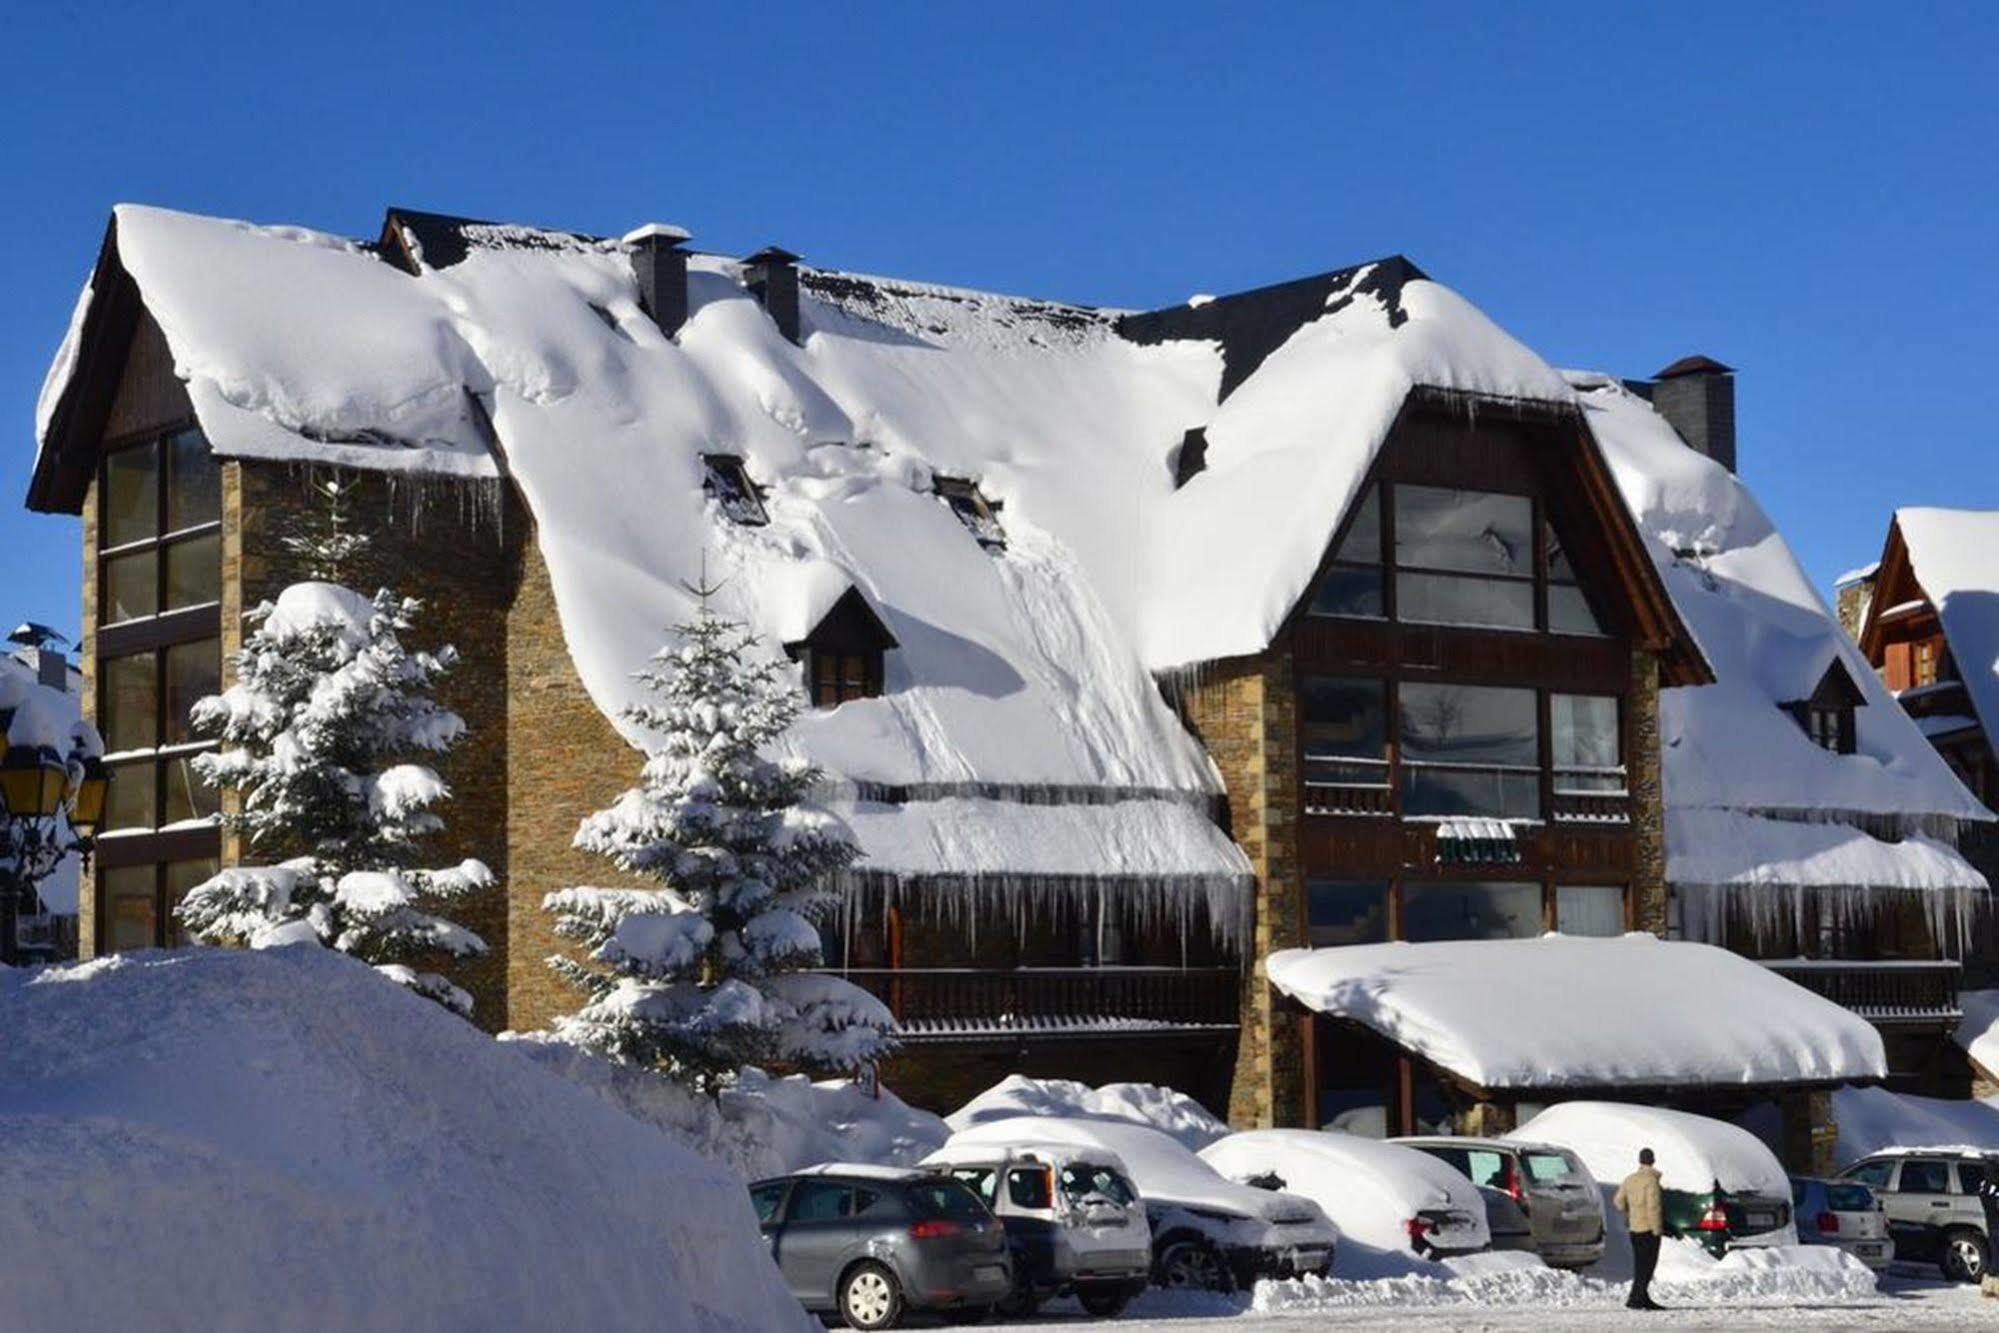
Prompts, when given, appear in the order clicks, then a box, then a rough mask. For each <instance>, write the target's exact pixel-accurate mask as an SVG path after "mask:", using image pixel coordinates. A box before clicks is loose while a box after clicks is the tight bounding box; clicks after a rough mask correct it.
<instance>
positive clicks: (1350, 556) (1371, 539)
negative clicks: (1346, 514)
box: [1333, 486, 1381, 565]
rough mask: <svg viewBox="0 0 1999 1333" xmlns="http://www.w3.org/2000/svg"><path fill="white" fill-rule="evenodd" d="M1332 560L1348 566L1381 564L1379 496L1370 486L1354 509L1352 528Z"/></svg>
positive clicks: (1348, 530)
mask: <svg viewBox="0 0 1999 1333" xmlns="http://www.w3.org/2000/svg"><path fill="white" fill-rule="evenodd" d="M1333 559H1335V560H1338V561H1341V562H1342V563H1345V564H1349V565H1378V564H1380V563H1381V496H1380V494H1379V492H1378V491H1377V490H1376V489H1375V488H1374V487H1372V486H1370V487H1368V488H1367V494H1366V495H1365V496H1364V497H1362V499H1361V502H1360V504H1359V506H1358V507H1356V508H1355V509H1354V515H1353V526H1352V527H1350V528H1348V529H1347V535H1346V539H1345V540H1344V541H1342V542H1341V543H1340V548H1339V549H1338V550H1337V551H1334V552H1333Z"/></svg>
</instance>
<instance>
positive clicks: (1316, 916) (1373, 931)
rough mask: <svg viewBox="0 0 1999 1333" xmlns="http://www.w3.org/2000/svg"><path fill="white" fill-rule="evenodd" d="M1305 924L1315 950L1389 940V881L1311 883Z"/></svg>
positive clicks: (1323, 880)
mask: <svg viewBox="0 0 1999 1333" xmlns="http://www.w3.org/2000/svg"><path fill="white" fill-rule="evenodd" d="M1305 925H1306V934H1307V936H1308V937H1309V941H1310V943H1311V945H1312V947H1313V948H1315V949H1316V948H1320V947H1323V946H1325V945H1333V944H1379V943H1381V942H1382V941H1383V940H1386V939H1387V938H1388V884H1387V881H1385V880H1382V881H1368V880H1330V879H1315V880H1312V881H1310V882H1309V883H1307V884H1306V885H1305Z"/></svg>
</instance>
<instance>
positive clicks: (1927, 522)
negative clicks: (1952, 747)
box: [1895, 508, 1999, 742]
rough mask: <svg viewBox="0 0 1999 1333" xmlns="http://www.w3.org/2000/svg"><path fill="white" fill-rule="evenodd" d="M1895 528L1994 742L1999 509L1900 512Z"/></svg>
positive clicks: (1998, 678)
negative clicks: (1934, 608)
mask: <svg viewBox="0 0 1999 1333" xmlns="http://www.w3.org/2000/svg"><path fill="white" fill-rule="evenodd" d="M1895 525H1896V527H1897V528H1899V529H1900V530H1901V533H1902V544H1903V545H1904V546H1906V547H1907V548H1908V551H1909V568H1910V570H1911V571H1912V572H1913V573H1914V574H1915V576H1916V582H1917V583H1919V584H1921V585H1922V589H1923V591H1924V592H1925V593H1927V594H1928V595H1929V599H1930V602H1931V603H1932V604H1933V605H1934V606H1935V607H1936V609H1937V616H1938V618H1939V619H1940V620H1942V621H1943V632H1944V637H1945V638H1947V639H1949V640H1950V655H1951V657H1952V659H1953V660H1955V661H1956V663H1957V669H1958V671H1959V672H1960V673H1961V674H1962V675H1963V677H1964V688H1965V690H1966V692H1967V693H1969V694H1970V695H1971V704H1972V707H1973V708H1974V709H1976V710H1977V712H1978V718H1979V721H1980V722H1981V723H1983V724H1984V727H1985V735H1986V738H1987V740H1988V742H1990V741H1991V740H1992V738H1993V733H1994V724H1995V723H1999V510H1992V509H1927V508H1909V509H1898V510H1896V511H1895Z"/></svg>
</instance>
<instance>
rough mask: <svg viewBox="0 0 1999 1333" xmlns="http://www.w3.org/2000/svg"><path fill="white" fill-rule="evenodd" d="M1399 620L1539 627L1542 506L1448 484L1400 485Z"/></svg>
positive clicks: (1397, 523) (1397, 512)
mask: <svg viewBox="0 0 1999 1333" xmlns="http://www.w3.org/2000/svg"><path fill="white" fill-rule="evenodd" d="M1394 529H1395V567H1396V575H1395V601H1396V615H1397V617H1398V618H1399V619H1402V620H1407V621H1424V622H1430V623H1436V624H1446V625H1487V626H1492V627H1495V628H1502V629H1532V628H1534V502H1533V501H1532V500H1530V499H1528V498H1527V497H1526V496H1521V495H1498V494H1493V493H1490V492H1485V491H1462V490H1454V489H1447V488H1445V487H1441V486H1397V487H1396V488H1395V523H1394Z"/></svg>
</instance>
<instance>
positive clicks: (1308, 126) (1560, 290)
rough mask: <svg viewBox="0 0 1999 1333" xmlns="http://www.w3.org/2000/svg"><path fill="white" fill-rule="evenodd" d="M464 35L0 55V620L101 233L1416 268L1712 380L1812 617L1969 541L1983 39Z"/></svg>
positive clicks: (320, 21)
mask: <svg viewBox="0 0 1999 1333" xmlns="http://www.w3.org/2000/svg"><path fill="white" fill-rule="evenodd" d="M460 8H461V7H459V6H445V5H421V4H409V3H399V4H396V5H393V6H381V7H377V6H372V5H368V4H358V3H347V4H336V5H315V6H311V7H309V8H308V7H304V6H300V7H297V9H296V11H295V12H292V7H291V6H286V5H280V4H270V3H262V4H257V5H254V6H235V5H225V4H211V5H206V6H200V7H193V6H189V7H182V6H169V5H160V4H146V5H143V6H129V7H128V6H122V5H113V4H107V5H101V6H76V7H64V6H55V5H37V6H33V7H28V6H18V7H16V9H15V10H14V11H13V12H12V13H11V15H10V17H9V18H8V19H7V21H6V40H5V42H4V44H0V76H4V77H0V108H4V117H0V179H4V181H5V183H6V187H7V188H6V191H5V194H6V198H7V207H6V208H5V212H4V221H0V228H4V240H5V244H4V245H0V292H4V293H5V300H4V302H0V420H4V421H5V422H6V423H7V434H6V435H5V436H4V437H3V438H6V439H10V440H11V441H12V443H11V445H10V446H9V447H7V448H6V449H5V450H4V459H5V465H4V468H0V489H4V491H5V495H6V497H7V499H6V507H5V509H4V513H5V518H4V520H0V522H4V524H5V528H4V532H5V536H6V548H5V549H6V552H7V559H8V562H9V563H8V566H7V568H8V574H7V589H6V591H7V596H6V599H5V605H4V606H0V616H5V617H9V618H12V617H32V618H35V619H43V620H47V621H49V622H51V623H53V624H56V625H58V626H60V627H62V628H64V629H65V630H72V631H73V630H74V629H75V627H76V624H77V621H78V614H79V612H78V594H77V587H76V581H77V574H78V558H77V543H78V540H79V538H78V529H77V525H76V522H75V520H73V519H67V518H47V517H40V516H31V515H29V514H28V513H27V512H26V511H25V510H24V509H22V508H21V507H20V497H21V496H22V495H23V494H24V493H25V487H26V482H27V476H28V473H29V469H30V463H31V459H32V456H33V449H34V445H33V439H32V435H33V411H34V402H35V397H36V393H37V390H38V388H39V386H40V384H41V380H42V376H43V372H44V369H45V367H46V365H47V362H48V359H49V356H50V354H51V353H52V352H53V350H54V348H55V345H56V343H57V341H58V339H59V338H60V337H61V334H62V331H63V327H64V323H65V320H66V319H67V317H68V314H69V310H70V306H71V304H72V302H73V301H74V299H75V295H76V292H77V290H78V287H79V285H80V283H81V282H82V280H83V277H84V275H85V273H86V271H87V269H88V267H89V264H90V262H91V260H92V259H93V258H94V256H95V254H96V251H97V245H98V242H99V239H100V238H101V235H102V232H103V229H104V223H105V218H106V215H107V211H108V210H109V208H110V207H111V205H112V204H113V203H114V202H116V201H119V200H137V201H143V202H148V203H156V204H164V205H169V206H172V207H175V208H183V209H190V210H196V211H200V212H207V213H216V214H222V215H226V216H234V217H244V218H250V219H253V220H257V221H263V222H293V223H301V224H306V225H310V226H314V227H319V228H323V229H326V230H330V231H339V232H344V233H347V234H350V235H367V236H372V235H373V234H374V233H375V230H376V228H377V227H378V225H379V223H380V219H381V212H382V208H383V206H384V205H386V204H388V203H391V202H394V203H398V204H405V205H409V206H413V207H421V208H431V209H436V210H440V211H446V212H458V213H465V214H470V215H473V216H483V217H491V218H499V219H506V220H517V221H524V222H537V223H545V224H551V225H556V226H562V227H567V228H573V229H578V230H587V231H598V232H608V233H618V232H622V231H624V230H625V229H627V228H628V227H630V226H632V225H634V224H636V223H639V222H643V221H649V220H666V221H673V222H679V223H681V224H683V225H685V226H687V227H689V228H690V229H692V231H693V232H694V235H695V244H696V245H697V246H703V247H708V248H713V249H717V250H723V251H735V252H739V253H747V252H748V251H749V250H751V249H754V248H756V247H758V246H760V245H763V244H765V243H767V242H779V243H782V244H784V245H785V246H787V247H789V248H790V249H793V250H796V251H799V252H800V253H802V254H804V255H805V256H806V257H807V258H808V259H809V260H811V261H814V262H818V263H824V264H827V265H832V266H840V267H847V268H854V269H861V270H867V271H873V272H880V273H893V274H900V275H905V276H910V277H919V278H927V279H932V280H936V281H944V282H954V283H962V284H967V285H973V286H982V287H990V288H995V289H999V290H1006V291H1017V292H1025V293H1030V294H1037V295H1048V296H1059V297H1064V298H1068V299H1073V300H1080V301H1088V302H1098V303H1105V304H1115V305H1132V306H1152V305H1160V304H1164V303H1168V302H1172V301H1176V300H1179V299H1182V298H1184V297H1185V296H1187V295H1188V294H1190V293H1193V292H1197V291H1207V292H1224V291H1231V290H1237V289H1240V288H1244V287H1249V286H1254V285H1258V284H1261V283H1265V282H1270V281H1274V280H1278V279H1282V278H1286V277H1292V276H1297V275H1301V274H1305V273H1309V272H1314V271H1319V270H1323V269H1326V268H1330V267H1335V266H1338V265H1341V264H1345V263H1350V262H1354V261H1357V260H1361V259H1366V258H1372V257H1375V256H1378V255H1382V254H1385V253H1391V252H1401V253H1404V254H1407V255H1409V256H1410V257H1411V258H1413V259H1414V260H1415V261H1416V262H1417V263H1418V264H1420V265H1421V266H1422V267H1423V268H1424V269H1426V270H1427V271H1428V272H1429V273H1430V274H1431V275H1432V276H1433V277H1436V278H1438V279H1440V280H1441V281H1444V282H1446V283H1448V284H1450V285H1452V286H1454V287H1456V288H1457V289H1459V290H1460V291H1462V292H1463V293H1465V294H1466V295H1467V296H1469V297H1470V298H1471V299H1472V300H1473V301H1474V302H1476V303H1477V304H1478V305H1480V306H1481V307H1483V308H1484V309H1485V310H1486V311H1487V312H1488V313H1489V314H1491V315H1492V316H1493V317H1494V318H1495V319H1497V320H1498V321H1499V322H1500V323H1501V324H1503V325H1505V326H1506V327H1507V328H1509V329H1511V330H1512V331H1513V332H1514V333H1515V334H1517V335H1518V336H1520V337H1521V338H1523V339H1525V340H1526V341H1527V342H1528V343H1529V344H1530V345H1531V346H1533V347H1535V348H1536V349H1538V350H1539V351H1540V352H1541V353H1543V354H1544V355H1545V356H1547V357H1548V358H1550V359H1551V360H1553V361H1554V362H1555V363H1556V364H1559V365H1578V366H1588V367H1592V368H1598V369H1606V370H1613V371H1617V372H1620V373H1624V374H1629V375H1645V374H1649V373H1650V372H1652V371H1654V370H1657V369H1658V368H1659V367H1661V366H1663V365H1664V364H1666V363H1667V362H1668V361H1671V360H1673V359H1675V358H1676V357H1678V356H1680V355H1682V354H1684V353H1688V352H1695V351H1699V352H1705V353H1707V354H1709V355H1712V356H1715V357H1718V358H1720V359H1721V360H1723V361H1726V362H1728V363H1729V364H1731V365H1734V366H1737V367H1739V368H1740V369H1741V376H1740V380H1739V395H1740V413H1741V448H1742V458H1743V473H1744V475H1745V476H1746V477H1747V478H1748V479H1749V481H1750V482H1751V484H1752V485H1754V486H1755V488H1756V489H1757V491H1758V492H1759V494H1760V495H1761V497H1762V499H1763V502H1764V504H1765V505H1766V506H1767V507H1768V508H1769V509H1770V510H1771V511H1772V512H1773V513H1774V515H1775V517H1776V518H1777V521H1778V522H1779V524H1780V525H1781V526H1782V527H1783V528H1784V530H1785V532H1786V533H1787V535H1788V536H1789V537H1790V539H1791V541H1792V543H1793V544H1794V545H1795V546H1796V547H1797V549H1798V551H1799V553H1800V555H1801V556H1802V558H1803V559H1804V561H1805V563H1806V565H1807V567H1808V568H1809V569H1810V570H1811V572H1812V573H1813V575H1814V576H1815V577H1817V578H1818V579H1819V580H1820V581H1821V582H1822V583H1825V582H1829V581H1830V579H1831V578H1832V577H1833V576H1834V575H1835V574H1837V573H1838V572H1839V571H1840V570H1842V569H1844V568H1846V567H1848V566H1850V565H1855V564H1859V563H1862V562H1864V561H1866V560H1869V559H1872V558H1873V556H1874V555H1875V554H1876V552H1877V550H1878V547H1879V544H1880V541H1881V538H1882V535H1883V533H1884V531H1885V528H1886V523H1887V516H1888V511H1889V510H1890V509H1891V508H1892V507H1893V506H1895V505H1900V504H1912V503H1944V504H1958V505H1967V506H1987V507H1999V470H1995V467H1994V449H1995V445H1999V431H1995V427H1994V425H1993V412H1992V410H1991V407H1990V404H1989V401H1988V397H1987V395H1988V393H1989V391H1990V390H1989V386H1990V385H1991V384H1992V383H1993V382H1994V372H1993V369H1992V362H1993V360H1994V358H1995V356H1999V318H1995V314H1994V311H1995V308H1999V259H1995V254H1994V250H1995V245H1994V242H1995V219H1999V187H1996V186H1995V167H1999V110H1995V108H1999V94H1995V88H1999V54H1995V53H1999V6H1993V5H1982V6H1980V5H1961V6H1945V5H1907V6H1871V7H1865V8H1863V7H1859V6H1843V5H1830V4H1815V5H1802V4H1801V5H1796V6H1786V5H1776V4H1742V3H1739V0H1738V2H1737V3H1730V4H1725V5H1716V6H1705V5H1700V4H1694V3H1674V4H1670V5H1656V6H1647V7H1645V8H1644V9H1642V10H1641V9H1639V8H1638V7H1635V6H1622V5H1605V4H1601V3H1594V4H1580V5H1558V4H1536V5H1531V6H1529V5H1518V6H1505V7H1502V6H1495V5H1473V4H1465V5H1462V6H1438V5H1410V4H1395V5H1372V4H1345V5H1333V4H1315V5H1269V6H1254V5H1245V4H1233V5H1229V6H1226V7H1222V6H1195V5H1187V4H1168V3H1152V4H1113V3H1081V4H1069V5H1053V4H1040V3H1023V2H1021V0H1014V2H1013V3H1008V4H980V5H971V4H954V3H934V4H909V5H900V4H880V5H859V4H856V5H847V6H836V5H822V6H811V7H797V8H793V7H789V6H779V5H768V4H766V5H758V6H754V7H752V6H731V7H728V10H727V12H725V13H717V12H716V11H715V10H713V9H711V8H707V7H704V8H703V10H702V12H701V13H700V14H699V15H698V16H696V15H694V14H693V13H691V12H690V10H689V9H687V8H686V7H682V6H670V5H663V4H658V3H649V4H643V5H633V6H631V7H630V8H629V9H625V10H617V9H597V8H594V7H592V6H590V5H587V4H582V3H576V4H568V5H551V4H548V3H546V2H545V0H544V2H543V3H537V4H534V5H511V4H489V5H486V6H483V7H481V9H480V12H479V16H478V17H477V18H476V19H472V18H463V19H461V18H460V17H458V13H459V10H460ZM65 9H67V10H69V12H62V11H64V10H65ZM183 9H186V10H187V11H188V12H177V11H182V10H183ZM119 11H123V12H119ZM464 11H465V12H466V13H467V14H469V13H470V12H471V7H469V6H468V7H464Z"/></svg>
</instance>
